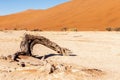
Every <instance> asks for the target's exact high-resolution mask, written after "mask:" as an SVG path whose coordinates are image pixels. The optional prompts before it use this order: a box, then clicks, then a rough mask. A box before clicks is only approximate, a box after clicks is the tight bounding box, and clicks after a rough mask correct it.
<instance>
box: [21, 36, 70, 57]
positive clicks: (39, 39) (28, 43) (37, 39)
mask: <svg viewBox="0 0 120 80" xmlns="http://www.w3.org/2000/svg"><path fill="white" fill-rule="evenodd" d="M35 44H41V45H44V46H46V47H48V48H50V49H52V50H54V51H56V52H57V53H60V54H62V55H66V56H67V55H69V53H71V51H70V50H68V49H66V48H62V47H60V46H59V45H57V44H56V43H54V42H52V41H50V40H49V39H47V38H45V37H43V36H34V35H29V34H26V35H25V37H24V38H23V41H22V42H21V44H20V49H21V52H23V53H24V55H28V56H32V50H33V47H34V45H35Z"/></svg>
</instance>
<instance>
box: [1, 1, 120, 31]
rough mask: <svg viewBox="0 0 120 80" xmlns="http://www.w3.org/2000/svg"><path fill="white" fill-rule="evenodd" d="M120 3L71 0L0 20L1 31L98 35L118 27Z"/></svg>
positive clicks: (2, 17) (119, 24)
mask: <svg viewBox="0 0 120 80" xmlns="http://www.w3.org/2000/svg"><path fill="white" fill-rule="evenodd" d="M119 3H120V0H99V1H98V0H70V1H68V2H65V3H63V4H60V5H57V6H54V7H52V8H49V9H46V10H32V9H30V10H26V11H23V12H20V13H14V14H10V15H6V16H0V29H29V30H33V29H39V30H49V31H55V30H59V31H60V30H61V29H62V28H64V27H66V28H69V29H72V30H74V28H76V29H77V30H82V31H91V30H92V31H93V30H94V31H97V30H98V31H101V30H106V28H108V27H113V28H115V27H119V26H120V15H119V14H120V10H119V9H120V7H119Z"/></svg>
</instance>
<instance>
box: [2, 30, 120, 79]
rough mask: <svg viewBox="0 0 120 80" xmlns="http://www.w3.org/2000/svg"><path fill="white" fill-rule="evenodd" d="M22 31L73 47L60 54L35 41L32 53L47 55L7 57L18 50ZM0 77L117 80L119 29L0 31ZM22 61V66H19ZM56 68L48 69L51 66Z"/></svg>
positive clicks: (66, 46) (119, 48)
mask: <svg viewBox="0 0 120 80" xmlns="http://www.w3.org/2000/svg"><path fill="white" fill-rule="evenodd" d="M25 34H32V35H37V36H39V35H41V36H44V37H46V38H48V39H50V40H51V41H53V42H55V43H57V44H58V45H60V46H62V47H65V48H68V49H70V50H71V51H72V54H71V55H70V56H60V55H55V54H58V53H56V52H55V51H53V50H51V49H49V48H47V47H45V46H42V45H40V44H37V45H35V46H34V49H33V53H34V54H35V55H39V56H44V55H46V56H48V55H50V54H51V56H48V57H47V58H46V59H38V58H34V57H29V56H20V59H19V62H16V61H13V60H10V59H6V58H4V57H5V56H8V55H13V54H14V53H16V52H17V51H19V50H20V42H21V40H22V38H23V37H24V35H25ZM0 56H1V57H0V80H3V79H4V80H119V79H120V69H119V68H120V33H119V32H102V31H81V32H69V31H68V32H52V31H51V32H50V31H49V32H47V31H43V32H38V31H36V32H34V31H24V30H23V31H13V30H9V31H0ZM22 63H24V64H25V66H22ZM53 65H54V67H55V70H54V71H52V72H51V66H53Z"/></svg>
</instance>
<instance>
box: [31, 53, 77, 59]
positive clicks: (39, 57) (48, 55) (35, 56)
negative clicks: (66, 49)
mask: <svg viewBox="0 0 120 80" xmlns="http://www.w3.org/2000/svg"><path fill="white" fill-rule="evenodd" d="M53 56H62V54H54V53H50V54H47V55H44V56H39V55H33V56H32V57H34V58H37V59H42V58H43V59H47V58H49V57H53ZM69 56H77V55H75V54H70V55H69Z"/></svg>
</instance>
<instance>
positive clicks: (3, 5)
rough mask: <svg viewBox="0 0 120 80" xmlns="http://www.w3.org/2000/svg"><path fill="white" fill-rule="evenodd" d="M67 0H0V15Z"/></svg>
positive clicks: (39, 7) (49, 5) (46, 6)
mask: <svg viewBox="0 0 120 80" xmlns="http://www.w3.org/2000/svg"><path fill="white" fill-rule="evenodd" d="M67 1H69V0H0V15H8V14H12V13H16V12H20V11H24V10H27V9H47V8H50V7H53V6H55V5H58V4H61V3H64V2H67Z"/></svg>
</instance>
